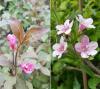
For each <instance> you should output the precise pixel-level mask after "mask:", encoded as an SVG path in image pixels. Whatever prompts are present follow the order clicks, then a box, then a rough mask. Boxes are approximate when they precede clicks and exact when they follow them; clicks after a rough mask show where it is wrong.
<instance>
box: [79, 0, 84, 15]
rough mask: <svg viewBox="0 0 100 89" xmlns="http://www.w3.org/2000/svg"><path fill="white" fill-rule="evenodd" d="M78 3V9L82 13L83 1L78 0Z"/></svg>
mask: <svg viewBox="0 0 100 89" xmlns="http://www.w3.org/2000/svg"><path fill="white" fill-rule="evenodd" d="M78 3H79V11H80V13H81V14H82V12H83V8H82V7H83V1H82V0H79V1H78Z"/></svg>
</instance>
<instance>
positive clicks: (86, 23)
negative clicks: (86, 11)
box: [53, 15, 98, 58]
mask: <svg viewBox="0 0 100 89" xmlns="http://www.w3.org/2000/svg"><path fill="white" fill-rule="evenodd" d="M76 19H77V20H78V21H79V32H80V31H83V30H85V29H86V28H95V26H94V25H92V23H93V19H92V18H83V16H82V15H78V16H77V17H76ZM72 26H73V21H70V20H69V19H68V20H66V21H65V22H64V24H61V25H57V26H56V29H57V34H58V35H60V34H65V35H69V34H70V33H71V30H72ZM67 47H68V45H67V42H64V37H63V36H62V37H61V38H60V43H55V44H54V45H53V50H54V51H53V57H56V56H58V58H61V56H62V54H63V53H65V52H66V51H67ZM97 47H98V43H97V42H94V41H91V42H90V41H89V38H88V36H86V35H84V36H83V37H82V38H81V41H80V42H78V43H76V44H75V50H76V52H78V53H80V55H81V57H82V58H88V57H89V56H94V55H95V54H97V50H96V48H97Z"/></svg>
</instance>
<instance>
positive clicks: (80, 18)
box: [76, 15, 85, 22]
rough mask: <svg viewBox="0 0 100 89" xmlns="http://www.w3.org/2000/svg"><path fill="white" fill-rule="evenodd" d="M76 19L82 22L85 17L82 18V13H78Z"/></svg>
mask: <svg viewBox="0 0 100 89" xmlns="http://www.w3.org/2000/svg"><path fill="white" fill-rule="evenodd" d="M76 19H77V20H78V21H79V22H83V21H84V20H85V19H84V18H83V16H82V15H78V17H76Z"/></svg>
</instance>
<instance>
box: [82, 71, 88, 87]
mask: <svg viewBox="0 0 100 89" xmlns="http://www.w3.org/2000/svg"><path fill="white" fill-rule="evenodd" d="M82 75H83V86H84V89H88V87H87V75H86V73H85V72H84V71H83V72H82Z"/></svg>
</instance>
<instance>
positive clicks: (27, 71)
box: [20, 62, 35, 74]
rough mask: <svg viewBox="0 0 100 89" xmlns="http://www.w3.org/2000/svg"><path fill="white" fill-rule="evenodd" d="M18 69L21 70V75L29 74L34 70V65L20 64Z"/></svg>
mask: <svg viewBox="0 0 100 89" xmlns="http://www.w3.org/2000/svg"><path fill="white" fill-rule="evenodd" d="M20 68H21V69H22V71H23V73H25V74H31V73H32V72H33V71H34V70H35V64H33V63H30V62H28V63H22V64H20Z"/></svg>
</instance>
